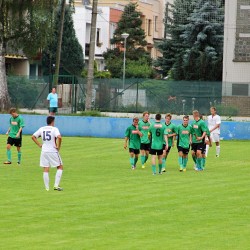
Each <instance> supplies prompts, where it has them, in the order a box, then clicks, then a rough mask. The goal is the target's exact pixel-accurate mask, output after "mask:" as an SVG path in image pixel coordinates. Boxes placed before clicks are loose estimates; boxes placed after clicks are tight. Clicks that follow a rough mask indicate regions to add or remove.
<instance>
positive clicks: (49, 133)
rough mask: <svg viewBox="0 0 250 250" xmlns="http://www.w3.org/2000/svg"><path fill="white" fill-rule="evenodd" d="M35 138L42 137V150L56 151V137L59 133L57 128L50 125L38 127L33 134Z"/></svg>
mask: <svg viewBox="0 0 250 250" xmlns="http://www.w3.org/2000/svg"><path fill="white" fill-rule="evenodd" d="M33 135H34V136H35V137H36V138H38V137H42V141H43V146H42V152H58V150H57V148H56V138H57V137H58V136H59V135H60V132H59V129H58V128H56V127H52V126H44V127H41V128H39V129H38V130H37V131H36V132H35V133H34V134H33Z"/></svg>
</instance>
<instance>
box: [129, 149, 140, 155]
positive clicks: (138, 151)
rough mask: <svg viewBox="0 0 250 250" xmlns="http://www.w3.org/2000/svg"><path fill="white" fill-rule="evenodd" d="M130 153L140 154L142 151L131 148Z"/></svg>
mask: <svg viewBox="0 0 250 250" xmlns="http://www.w3.org/2000/svg"><path fill="white" fill-rule="evenodd" d="M129 153H134V154H135V155H138V154H139V153H140V150H139V149H134V148H129Z"/></svg>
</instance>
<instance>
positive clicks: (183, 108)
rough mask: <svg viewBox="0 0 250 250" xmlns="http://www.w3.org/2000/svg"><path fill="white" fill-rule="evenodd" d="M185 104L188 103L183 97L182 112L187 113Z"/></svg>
mask: <svg viewBox="0 0 250 250" xmlns="http://www.w3.org/2000/svg"><path fill="white" fill-rule="evenodd" d="M185 104H186V100H185V99H183V100H182V112H183V115H184V114H185Z"/></svg>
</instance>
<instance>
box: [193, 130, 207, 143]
mask: <svg viewBox="0 0 250 250" xmlns="http://www.w3.org/2000/svg"><path fill="white" fill-rule="evenodd" d="M206 134H207V132H206V131H204V132H203V133H202V136H197V137H196V139H197V140H198V141H200V140H203V139H204V137H205V136H206Z"/></svg>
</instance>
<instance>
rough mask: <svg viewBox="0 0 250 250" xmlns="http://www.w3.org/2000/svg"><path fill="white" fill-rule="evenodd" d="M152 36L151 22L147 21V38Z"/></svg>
mask: <svg viewBox="0 0 250 250" xmlns="http://www.w3.org/2000/svg"><path fill="white" fill-rule="evenodd" d="M151 35H152V20H151V19H148V36H151Z"/></svg>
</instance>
